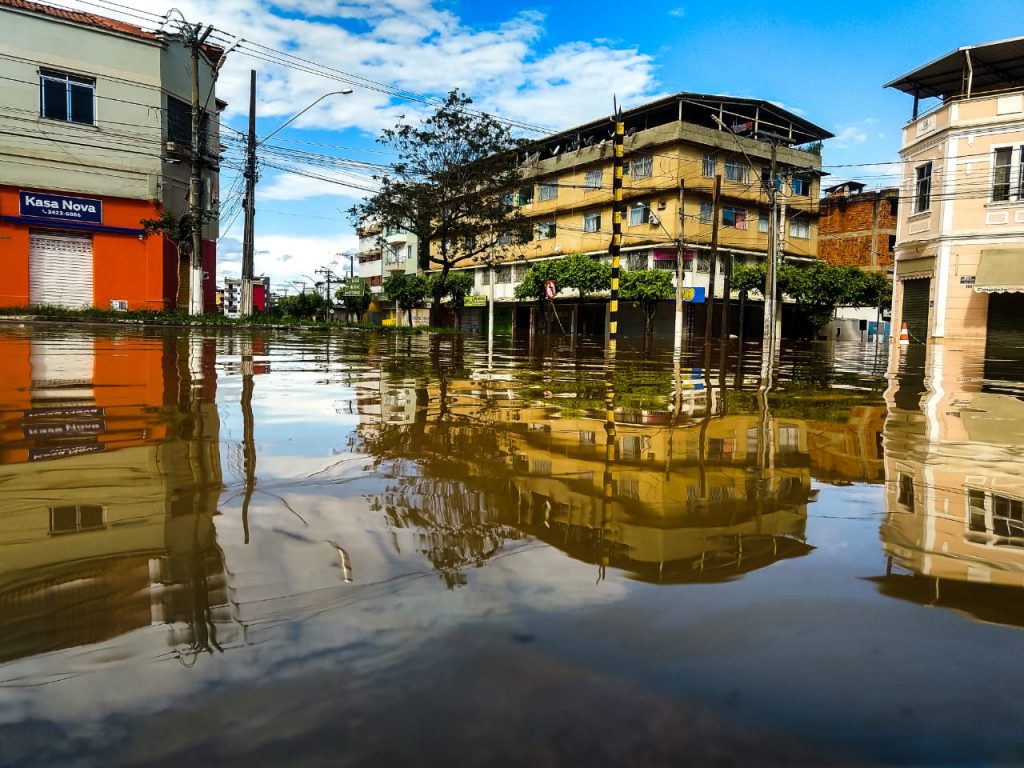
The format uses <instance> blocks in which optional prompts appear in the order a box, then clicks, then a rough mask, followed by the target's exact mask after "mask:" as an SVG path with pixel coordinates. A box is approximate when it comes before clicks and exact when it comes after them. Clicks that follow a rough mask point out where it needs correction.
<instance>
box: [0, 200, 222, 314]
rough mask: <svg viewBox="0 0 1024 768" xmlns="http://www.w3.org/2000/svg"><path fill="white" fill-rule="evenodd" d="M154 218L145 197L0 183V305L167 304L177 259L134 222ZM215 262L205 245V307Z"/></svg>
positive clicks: (211, 299)
mask: <svg viewBox="0 0 1024 768" xmlns="http://www.w3.org/2000/svg"><path fill="white" fill-rule="evenodd" d="M159 216H160V212H159V209H158V208H157V207H156V205H155V204H154V203H152V202H150V201H146V200H130V199H125V198H116V197H99V196H83V195H74V194H68V193H64V192H52V191H47V190H38V189H24V188H16V187H4V186H0V265H2V266H0V268H2V270H3V274H4V280H3V281H0V305H2V306H14V307H24V306H29V305H39V304H51V305H61V306H67V307H76V308H78V307H97V308H100V309H119V310H138V309H150V310H162V309H166V308H171V307H173V306H174V303H175V300H176V296H177V290H178V254H177V252H176V250H175V248H174V246H173V245H172V244H171V243H170V242H165V239H164V237H163V236H162V235H147V234H146V233H145V231H144V230H143V227H142V224H141V222H142V220H143V219H154V218H158V217H159ZM215 263H216V256H215V245H214V244H213V243H210V242H204V243H203V265H204V268H205V270H206V273H207V275H208V277H207V279H205V280H204V294H208V295H207V296H206V301H205V304H206V306H208V307H213V306H214V303H215V302H214V293H213V291H214V280H213V271H214V264H215Z"/></svg>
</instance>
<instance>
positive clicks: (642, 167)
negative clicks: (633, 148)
mask: <svg viewBox="0 0 1024 768" xmlns="http://www.w3.org/2000/svg"><path fill="white" fill-rule="evenodd" d="M653 167H654V164H653V162H652V158H651V156H650V155H643V156H642V157H634V158H633V159H632V160H631V161H630V163H629V175H630V176H632V177H633V178H634V179H649V178H651V173H652V172H653Z"/></svg>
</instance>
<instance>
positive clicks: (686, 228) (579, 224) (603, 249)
mask: <svg viewBox="0 0 1024 768" xmlns="http://www.w3.org/2000/svg"><path fill="white" fill-rule="evenodd" d="M623 121H624V124H625V134H626V138H625V144H624V163H625V168H624V181H623V200H624V204H625V209H626V212H625V216H624V221H623V227H622V231H623V246H622V258H621V263H622V266H623V268H624V269H627V270H642V269H664V270H669V271H671V272H672V273H673V274H674V273H675V272H676V268H677V257H678V251H679V248H678V245H677V243H678V242H679V240H680V239H681V241H682V242H683V244H684V247H683V249H682V256H683V265H682V266H683V272H684V284H685V285H686V286H693V287H703V288H704V289H705V290H706V291H709V290H710V287H711V286H710V267H711V259H710V252H711V234H712V222H713V218H712V216H713V214H712V210H713V207H712V192H713V188H714V182H715V177H716V176H721V177H722V188H721V190H722V191H721V199H720V210H719V214H718V216H719V238H718V243H719V264H718V265H717V267H718V268H717V270H716V271H717V275H718V277H717V279H716V282H715V293H716V295H717V296H721V295H722V291H723V289H724V285H723V278H722V274H723V269H722V267H723V265H724V264H725V260H726V259H731V260H732V261H733V263H734V264H741V263H747V262H750V263H756V262H759V261H761V260H763V259H764V258H765V255H766V253H767V250H768V229H769V209H770V206H769V194H768V185H769V183H770V182H769V178H770V164H771V159H770V158H771V155H772V151H773V145H774V147H775V148H776V152H777V175H778V177H779V182H778V187H779V193H778V195H779V200H780V201H781V209H780V219H779V231H780V233H781V235H782V243H783V247H782V252H783V254H784V258H786V259H796V260H799V259H812V258H815V257H816V256H817V252H818V206H817V198H818V189H819V180H820V176H821V157H820V154H818V153H817V152H815V151H808V149H804V148H802V147H808V148H810V145H817V146H820V142H821V141H822V140H824V139H826V138H829V137H831V135H832V134H830V133H828V132H827V131H825V130H824V129H822V128H820V127H818V126H816V125H814V124H812V123H810V122H808V121H806V120H804V119H803V118H800V117H798V116H797V115H794V114H792V113H790V112H788V111H787V110H784V109H782V108H780V107H778V106H776V105H774V104H771V103H769V102H766V101H760V100H755V99H740V98H731V97H719V96H708V95H703V94H691V93H679V94H675V95H673V96H669V97H666V98H663V99H659V100H657V101H653V102H650V103H648V104H644V105H643V106H640V107H637V108H635V109H631V110H629V111H627V112H624V113H623ZM613 130H614V123H613V122H612V121H611V120H610V119H608V118H604V119H601V120H595V121H593V122H591V123H587V124H586V125H582V126H579V127H577V128H573V129H571V130H568V131H563V132H561V133H557V134H554V135H551V136H548V137H546V138H544V139H541V140H540V141H539V142H537V143H536V145H535V146H534V148H533V149H532V151H530V152H528V153H527V154H526V155H525V156H524V162H523V184H522V187H521V188H520V189H519V190H517V191H516V192H515V193H514V194H513V195H512V200H513V202H514V204H516V205H518V206H519V207H520V208H521V211H522V213H523V215H524V216H525V217H526V218H527V219H528V221H529V224H530V229H531V235H532V237H531V239H530V241H529V242H527V243H525V244H524V245H515V246H509V247H507V248H503V249H501V251H502V252H501V253H495V254H490V255H489V256H490V258H488V259H482V260H481V261H496V262H498V266H497V267H495V268H494V269H493V279H494V286H493V288H494V297H495V299H496V300H497V301H503V300H505V301H508V300H511V299H512V298H513V295H514V291H515V287H516V285H517V284H518V283H519V282H520V281H521V280H522V278H523V276H524V275H525V273H526V269H527V267H528V264H529V262H530V261H533V260H536V259H546V258H557V257H559V256H562V255H566V254H569V253H585V254H589V255H593V256H595V257H603V256H605V255H606V254H607V252H608V246H609V243H610V241H611V233H612V176H613V166H614V158H613V142H612V135H613ZM681 182H682V185H683V190H682V194H680V184H681ZM680 197H682V208H683V211H682V213H683V215H682V216H680ZM458 266H462V265H458ZM466 266H467V267H469V265H466ZM469 268H472V269H474V270H475V276H476V286H477V290H476V293H478V294H479V295H487V294H488V293H489V290H490V285H489V282H490V280H491V269H490V268H488V267H484V266H473V267H469Z"/></svg>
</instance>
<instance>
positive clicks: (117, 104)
mask: <svg viewBox="0 0 1024 768" xmlns="http://www.w3.org/2000/svg"><path fill="white" fill-rule="evenodd" d="M0 28H2V29H3V30H4V34H3V36H2V37H0V77H2V78H3V80H4V83H5V85H4V88H3V91H4V98H3V103H2V104H0V254H2V258H3V266H4V273H5V280H4V281H3V284H2V287H0V304H3V305H5V306H28V305H36V304H58V305H65V306H72V307H93V306H94V307H99V308H103V309H110V308H113V309H128V310H136V309H148V310H163V309H173V308H174V307H176V306H177V307H185V306H187V304H188V275H189V264H188V260H187V258H185V259H182V258H181V256H182V255H183V254H179V252H178V249H177V247H176V246H175V244H174V243H173V242H172V240H171V239H170V238H168V237H166V236H165V235H163V234H161V233H156V234H147V232H146V231H145V227H144V225H143V223H142V222H143V220H145V219H159V218H160V217H161V215H162V214H163V213H164V212H167V213H170V214H172V215H174V216H180V215H181V214H182V213H186V212H187V211H188V185H189V175H190V173H191V162H192V154H193V153H192V151H191V150H192V147H191V114H192V113H191V88H192V78H191V75H190V70H191V62H190V50H189V49H188V48H187V47H186V46H185V45H184V44H183V43H182V41H181V40H180V39H179V38H178V37H176V36H174V35H170V34H166V35H165V34H158V33H154V32H148V31H145V30H143V29H141V28H139V27H135V26H133V25H131V24H126V23H124V22H120V21H115V20H113V19H107V18H104V17H102V16H97V15H95V14H91V13H82V12H78V11H67V10H63V9H58V8H54V7H51V6H46V5H41V4H38V3H33V2H27V0H0ZM221 56H222V51H221V50H220V49H219V48H216V47H213V46H204V47H203V49H202V51H201V53H200V72H199V82H200V93H202V94H209V98H208V99H207V101H208V105H207V107H206V108H205V111H204V112H203V116H202V122H201V125H202V130H203V142H202V152H201V154H202V165H203V169H202V178H203V183H202V194H203V201H202V204H203V207H204V209H205V210H207V211H210V212H211V213H212V214H213V216H212V219H211V221H210V222H209V223H207V224H205V226H204V228H203V238H202V239H203V248H202V266H203V270H204V279H203V294H204V306H205V307H206V308H208V309H209V310H211V311H212V310H213V309H214V308H215V306H216V305H215V295H214V291H215V276H214V275H215V268H216V241H217V224H216V212H217V205H218V195H219V188H218V176H219V173H218V156H219V153H220V143H219V130H218V125H219V121H218V113H219V111H220V110H221V109H222V108H223V107H224V106H225V105H224V104H223V102H220V101H218V100H217V99H216V96H215V95H214V90H213V84H214V80H215V73H216V67H217V65H218V63H219V61H220V58H221ZM184 255H186V256H187V254H184Z"/></svg>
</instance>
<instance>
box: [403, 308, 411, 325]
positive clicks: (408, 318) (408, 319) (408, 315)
mask: <svg viewBox="0 0 1024 768" xmlns="http://www.w3.org/2000/svg"><path fill="white" fill-rule="evenodd" d="M405 319H406V322H407V323H408V324H409V327H410V328H412V307H406V308H405Z"/></svg>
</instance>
